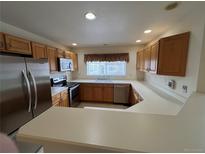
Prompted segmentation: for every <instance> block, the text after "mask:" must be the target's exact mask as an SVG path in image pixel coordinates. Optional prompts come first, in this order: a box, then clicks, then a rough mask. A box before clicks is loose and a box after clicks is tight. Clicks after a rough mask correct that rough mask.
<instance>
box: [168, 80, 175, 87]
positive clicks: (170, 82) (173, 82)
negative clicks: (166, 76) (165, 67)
mask: <svg viewBox="0 0 205 154" xmlns="http://www.w3.org/2000/svg"><path fill="white" fill-rule="evenodd" d="M168 87H170V88H172V89H175V87H176V81H174V80H169V81H168Z"/></svg>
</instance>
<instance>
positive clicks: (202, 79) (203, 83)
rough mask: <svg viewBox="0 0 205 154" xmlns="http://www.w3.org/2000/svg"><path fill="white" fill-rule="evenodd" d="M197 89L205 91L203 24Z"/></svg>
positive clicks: (204, 39)
mask: <svg viewBox="0 0 205 154" xmlns="http://www.w3.org/2000/svg"><path fill="white" fill-rule="evenodd" d="M197 91H198V92H203V93H205V26H204V38H203V48H202V53H201V61H200V68H199V77H198V84H197Z"/></svg>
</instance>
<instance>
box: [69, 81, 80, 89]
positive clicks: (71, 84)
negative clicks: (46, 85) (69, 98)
mask: <svg viewBox="0 0 205 154" xmlns="http://www.w3.org/2000/svg"><path fill="white" fill-rule="evenodd" d="M78 84H79V83H77V82H67V85H66V87H68V89H69V88H71V87H74V86H75V85H78Z"/></svg>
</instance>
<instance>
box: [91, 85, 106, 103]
mask: <svg viewBox="0 0 205 154" xmlns="http://www.w3.org/2000/svg"><path fill="white" fill-rule="evenodd" d="M92 89H93V99H92V100H93V101H94V102H103V100H104V99H103V85H102V84H92Z"/></svg>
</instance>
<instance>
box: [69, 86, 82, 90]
mask: <svg viewBox="0 0 205 154" xmlns="http://www.w3.org/2000/svg"><path fill="white" fill-rule="evenodd" d="M79 86H80V85H76V86H74V87H72V88H70V91H72V90H73V89H75V88H78V87H79Z"/></svg>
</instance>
